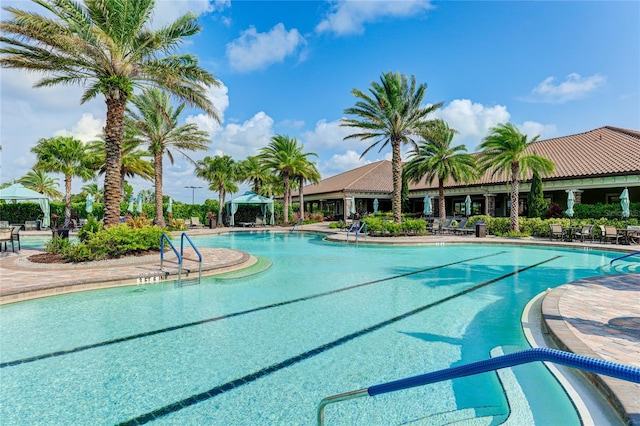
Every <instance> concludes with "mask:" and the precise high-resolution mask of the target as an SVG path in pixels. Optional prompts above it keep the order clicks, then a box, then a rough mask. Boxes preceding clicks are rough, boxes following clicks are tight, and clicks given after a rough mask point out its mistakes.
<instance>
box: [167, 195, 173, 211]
mask: <svg viewBox="0 0 640 426" xmlns="http://www.w3.org/2000/svg"><path fill="white" fill-rule="evenodd" d="M167 213H173V200H172V199H171V197H169V206H168V207H167Z"/></svg>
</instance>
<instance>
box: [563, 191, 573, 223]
mask: <svg viewBox="0 0 640 426" xmlns="http://www.w3.org/2000/svg"><path fill="white" fill-rule="evenodd" d="M567 192H568V193H569V195H568V196H567V210H566V211H565V212H564V213H565V214H566V215H567V216H569V228H571V218H573V205H574V204H575V202H576V197H575V195H574V194H573V191H571V190H569V191H567Z"/></svg>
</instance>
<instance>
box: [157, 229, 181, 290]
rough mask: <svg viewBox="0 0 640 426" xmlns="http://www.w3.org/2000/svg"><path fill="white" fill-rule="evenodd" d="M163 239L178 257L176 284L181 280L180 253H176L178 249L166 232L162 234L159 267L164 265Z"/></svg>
mask: <svg viewBox="0 0 640 426" xmlns="http://www.w3.org/2000/svg"><path fill="white" fill-rule="evenodd" d="M165 240H166V241H167V243H169V247H171V249H172V250H173V252H174V253H175V254H176V257H177V258H178V284H180V283H181V282H182V254H181V253H178V250H177V249H176V248H175V246H174V245H173V244H172V243H171V240H169V237H168V236H167V234H162V236H161V237H160V269H161V270H162V267H163V265H164V242H165Z"/></svg>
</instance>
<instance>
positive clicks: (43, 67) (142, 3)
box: [0, 0, 219, 226]
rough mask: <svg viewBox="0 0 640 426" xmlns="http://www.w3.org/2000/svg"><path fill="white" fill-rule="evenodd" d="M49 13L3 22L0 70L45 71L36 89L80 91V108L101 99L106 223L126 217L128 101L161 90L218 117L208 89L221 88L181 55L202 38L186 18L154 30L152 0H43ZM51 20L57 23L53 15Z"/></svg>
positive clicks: (14, 15) (14, 12)
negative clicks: (139, 91)
mask: <svg viewBox="0 0 640 426" xmlns="http://www.w3.org/2000/svg"><path fill="white" fill-rule="evenodd" d="M36 3H37V4H39V5H40V6H42V7H43V8H44V9H46V10H47V12H48V13H47V14H46V15H45V14H42V13H37V12H29V11H24V10H20V9H17V8H14V7H6V8H5V10H6V11H7V12H8V14H9V15H10V16H11V18H10V19H9V20H5V21H2V22H1V23H0V31H1V32H2V33H3V37H2V41H3V46H2V47H0V54H1V55H2V56H0V66H3V67H6V68H16V69H23V70H28V71H35V72H40V73H42V74H43V78H42V79H41V80H40V81H38V82H37V83H36V84H35V87H48V86H57V85H77V86H81V87H83V88H85V92H84V94H83V96H82V98H81V100H80V101H81V103H84V102H86V101H89V100H91V99H93V98H95V97H97V96H100V95H103V96H104V98H105V101H106V104H107V114H106V115H107V117H106V125H105V128H104V133H105V151H106V158H105V160H106V161H105V163H106V169H105V170H106V172H105V178H104V200H105V207H104V213H105V214H104V224H105V225H106V226H111V225H117V224H118V222H119V219H120V189H121V184H120V163H121V161H120V159H121V151H122V140H123V128H124V125H123V120H124V113H125V108H126V104H127V101H128V100H129V99H130V98H131V97H132V96H133V90H134V88H136V87H149V86H155V87H159V88H162V89H165V90H167V91H168V92H170V93H171V94H172V95H173V96H175V97H177V98H178V99H181V100H183V101H184V102H187V103H188V104H189V105H190V106H195V107H198V108H201V109H202V110H204V111H205V112H206V113H207V114H208V115H209V116H211V117H213V118H215V119H216V120H219V119H218V116H217V115H216V112H215V111H214V108H213V105H212V103H211V101H210V100H209V99H208V98H207V96H206V94H207V87H208V86H211V85H216V86H217V85H218V84H219V82H218V81H217V80H216V79H215V78H214V77H213V75H211V74H210V73H209V72H207V71H206V70H204V69H203V68H201V67H200V66H199V65H198V59H197V58H196V57H195V56H194V55H191V54H180V53H176V50H177V48H178V47H179V46H180V45H181V44H182V42H183V41H184V39H185V38H187V37H190V36H193V35H195V34H197V33H198V32H200V30H201V27H200V26H199V25H198V23H197V17H196V16H195V15H193V14H190V13H187V14H185V15H183V16H181V17H179V18H178V19H177V20H175V21H174V22H172V23H170V24H167V25H165V26H162V27H160V28H158V29H155V30H151V29H149V28H148V24H149V23H150V22H151V19H152V15H153V10H154V7H155V1H154V0H119V1H104V0H84V1H83V2H82V3H80V2H77V1H75V0H38V1H37V2H36ZM51 16H52V17H51Z"/></svg>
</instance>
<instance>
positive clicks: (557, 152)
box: [409, 126, 640, 190]
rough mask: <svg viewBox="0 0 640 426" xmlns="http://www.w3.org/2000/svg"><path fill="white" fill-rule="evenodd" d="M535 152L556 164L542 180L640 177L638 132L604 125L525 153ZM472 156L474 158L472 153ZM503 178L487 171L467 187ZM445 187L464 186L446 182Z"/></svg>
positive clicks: (422, 185)
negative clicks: (628, 175)
mask: <svg viewBox="0 0 640 426" xmlns="http://www.w3.org/2000/svg"><path fill="white" fill-rule="evenodd" d="M532 151H534V152H536V153H537V154H538V155H541V156H544V157H546V158H548V159H550V160H551V161H553V163H555V165H556V169H555V172H554V173H552V174H551V175H549V176H543V177H542V178H543V180H559V179H574V178H578V177H598V176H611V175H626V174H632V175H636V174H640V131H637V130H629V129H622V128H619V127H611V126H605V127H600V128H598V129H595V130H590V131H588V132H585V133H579V134H576V135H570V136H563V137H559V138H554V139H547V140H542V141H538V142H536V143H534V144H533V145H531V147H530V148H529V150H528V152H532ZM474 155H477V153H476V154H474ZM506 181H507V179H506V178H505V177H504V176H501V175H496V176H493V177H492V176H491V173H490V172H489V171H487V172H486V173H485V174H484V176H482V177H481V178H480V179H479V180H478V181H477V182H473V183H472V184H471V185H483V184H484V185H486V184H500V183H506ZM445 186H447V187H456V186H466V185H465V184H461V183H455V182H453V181H448V182H446V183H445ZM433 188H437V182H436V181H435V180H434V182H433V184H431V185H429V184H427V183H426V182H425V181H424V180H423V181H422V182H420V183H418V184H410V186H409V189H410V190H421V189H422V190H424V189H433Z"/></svg>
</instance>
